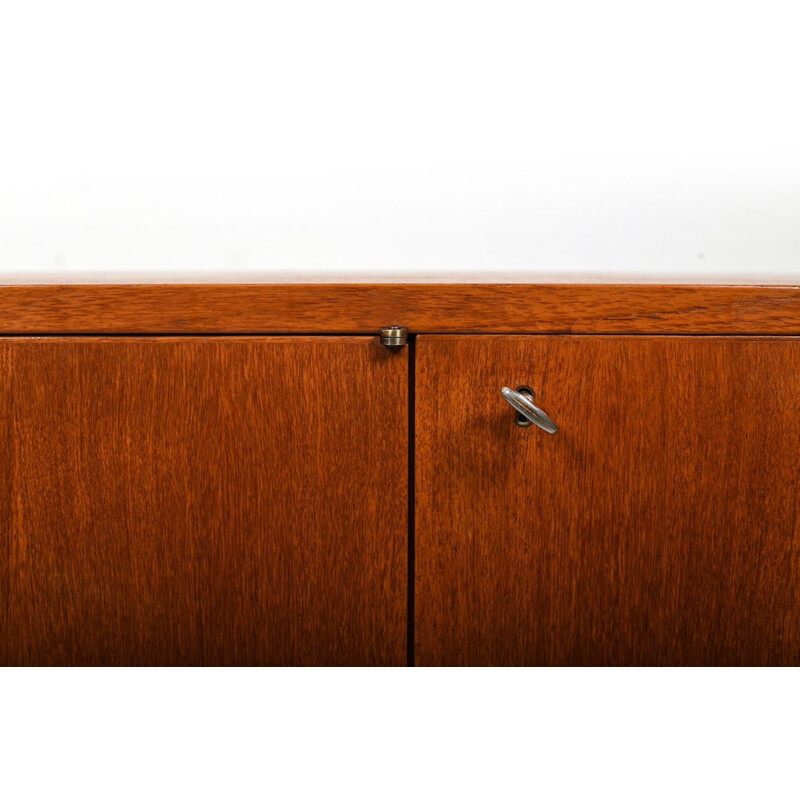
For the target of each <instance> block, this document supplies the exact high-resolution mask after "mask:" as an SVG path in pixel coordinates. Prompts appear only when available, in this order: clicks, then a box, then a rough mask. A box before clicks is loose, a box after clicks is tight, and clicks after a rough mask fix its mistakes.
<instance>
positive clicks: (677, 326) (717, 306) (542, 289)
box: [0, 284, 800, 335]
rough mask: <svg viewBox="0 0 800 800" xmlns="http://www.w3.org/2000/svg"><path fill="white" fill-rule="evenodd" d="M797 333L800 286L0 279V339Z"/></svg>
mask: <svg viewBox="0 0 800 800" xmlns="http://www.w3.org/2000/svg"><path fill="white" fill-rule="evenodd" d="M388 325H397V326H402V327H405V328H407V329H408V331H409V332H410V333H412V334H414V333H549V334H558V333H584V334H647V333H649V334H721V335H724V334H729V335H730V334H738V335H741V334H754V335H757V334H770V335H797V334H800V287H798V286H669V285H660V286H656V285H636V284H597V285H586V284H571V285H570V284H250V285H247V284H219V285H213V284H194V285H188V284H153V285H150V284H141V285H114V284H109V285H91V286H90V285H83V286H72V285H69V286H48V285H43V286H0V334H5V335H14V334H26V335H36V334H62V335H63V334H92V333H94V334H137V333H142V334H162V335H165V334H175V335H186V334H203V333H208V334H212V333H213V334H302V333H308V334H348V333H349V334H376V335H377V333H378V331H379V330H380V329H381V328H383V327H385V326H388Z"/></svg>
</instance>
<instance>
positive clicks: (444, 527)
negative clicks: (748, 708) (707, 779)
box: [416, 336, 800, 665]
mask: <svg viewBox="0 0 800 800" xmlns="http://www.w3.org/2000/svg"><path fill="white" fill-rule="evenodd" d="M416 363H417V383H416V424H417V434H416V455H417V468H416V491H417V495H416V617H417V642H416V653H417V662H418V663H421V664H507V665H511V664H541V665H557V664H560V665H628V664H630V665H634V664H640V665H648V664H649V665H670V664H671V665H716V664H718V665H723V664H731V665H733V664H742V665H759V664H775V665H780V664H800V341H798V340H796V339H792V338H782V339H775V338H766V337H765V338H716V337H702V338H696V337H613V338H606V337H578V336H563V337H560V336H545V337H536V336H520V337H516V336H420V337H419V338H418V340H417V356H416ZM501 386H509V387H511V388H513V389H516V388H518V387H520V386H530V387H531V388H532V389H533V391H534V393H535V402H536V403H537V405H539V406H540V407H541V408H542V409H543V410H544V411H545V412H546V413H547V414H548V415H549V416H550V417H552V418H553V420H554V421H555V422H556V423H557V424H558V426H559V427H560V430H559V431H558V433H556V434H555V435H549V434H548V433H545V432H544V431H543V430H541V429H539V428H537V427H535V426H532V427H529V428H520V427H517V425H516V424H515V418H516V414H515V412H514V411H513V409H511V407H510V406H508V405H507V404H506V403H505V402H504V400H503V399H502V398H501V396H500V388H501Z"/></svg>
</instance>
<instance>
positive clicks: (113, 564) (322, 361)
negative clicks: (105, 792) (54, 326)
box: [0, 337, 409, 665]
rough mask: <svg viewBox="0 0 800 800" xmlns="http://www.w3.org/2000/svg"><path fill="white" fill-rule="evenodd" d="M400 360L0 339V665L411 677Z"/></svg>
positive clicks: (356, 348)
mask: <svg viewBox="0 0 800 800" xmlns="http://www.w3.org/2000/svg"><path fill="white" fill-rule="evenodd" d="M407 380H408V355H407V352H406V351H405V350H404V351H401V352H394V353H393V352H390V351H388V350H387V349H385V348H382V347H380V346H379V345H378V344H377V337H371V338H366V337H361V338H356V337H350V338H345V337H342V338H324V337H315V338H303V337H295V338H260V339H256V338H233V337H229V338H224V339H215V338H204V339H199V340H197V339H182V340H176V339H162V338H149V339H135V338H117V339H113V340H108V339H106V340H104V339H94V338H82V339H74V338H73V339H70V338H66V339H28V338H19V339H14V340H8V339H5V340H2V341H0V404H1V413H0V428H2V430H0V448H2V450H0V454H1V455H2V456H3V457H2V464H1V465H0V469H1V470H2V474H1V475H0V478H1V480H0V511H2V523H3V524H2V531H1V532H0V579H2V587H0V592H2V594H0V600H1V601H2V609H1V610H0V620H2V624H3V631H2V635H1V636H0V663H2V664H23V665H72V664H83V665H118V664H128V665H138V664H149V665H170V664H176V665H226V664H234V665H250V664H252V665H261V664H293V665H306V664H329V665H340V664H364V665H393V664H396V665H401V664H405V661H406V623H407V620H406V579H407V560H406V546H407V543H406V534H407V491H406V486H405V482H404V480H403V481H400V482H397V481H393V482H392V483H391V484H387V482H386V481H385V472H384V471H385V468H386V467H387V465H389V466H390V467H391V469H392V471H393V472H394V471H396V472H397V474H400V475H402V476H405V474H406V468H407V467H406V465H407V452H408V433H409V432H408V419H407V415H408V389H407Z"/></svg>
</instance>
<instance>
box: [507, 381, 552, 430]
mask: <svg viewBox="0 0 800 800" xmlns="http://www.w3.org/2000/svg"><path fill="white" fill-rule="evenodd" d="M500 394H501V395H503V399H504V400H505V401H506V402H507V403H508V404H509V405H510V406H511V407H512V408H513V409H515V410H516V411H518V412H519V413H520V414H522V416H523V417H525V419H527V420H529V421H530V422H532V423H533V424H534V425H538V426H539V427H540V428H541V429H542V430H543V431H547V433H558V425H556V424H555V422H553V420H551V419H550V417H548V416H547V414H545V413H544V411H542V409H541V408H539V407H538V406H535V405H534V404H533V402H532V401H531V400H529V399H528V398H527V397H525V395H524V394H520V393H519V392H518V391H515V390H514V389H509V388H508V386H504V387H503V388H502V389H501V390H500Z"/></svg>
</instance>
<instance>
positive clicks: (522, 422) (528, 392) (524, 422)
mask: <svg viewBox="0 0 800 800" xmlns="http://www.w3.org/2000/svg"><path fill="white" fill-rule="evenodd" d="M517 391H518V392H519V393H520V394H522V395H525V397H527V398H528V399H529V400H530V401H531V402H533V401H534V399H535V398H536V395H534V393H533V389H531V387H530V386H518V387H517ZM516 423H517V425H518V426H519V427H520V428H530V426H531V425H533V423H532V422H531V421H530V420H529V419H528V418H527V417H525V416H523V415H522V414H520V413H519V411H517V419H516Z"/></svg>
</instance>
